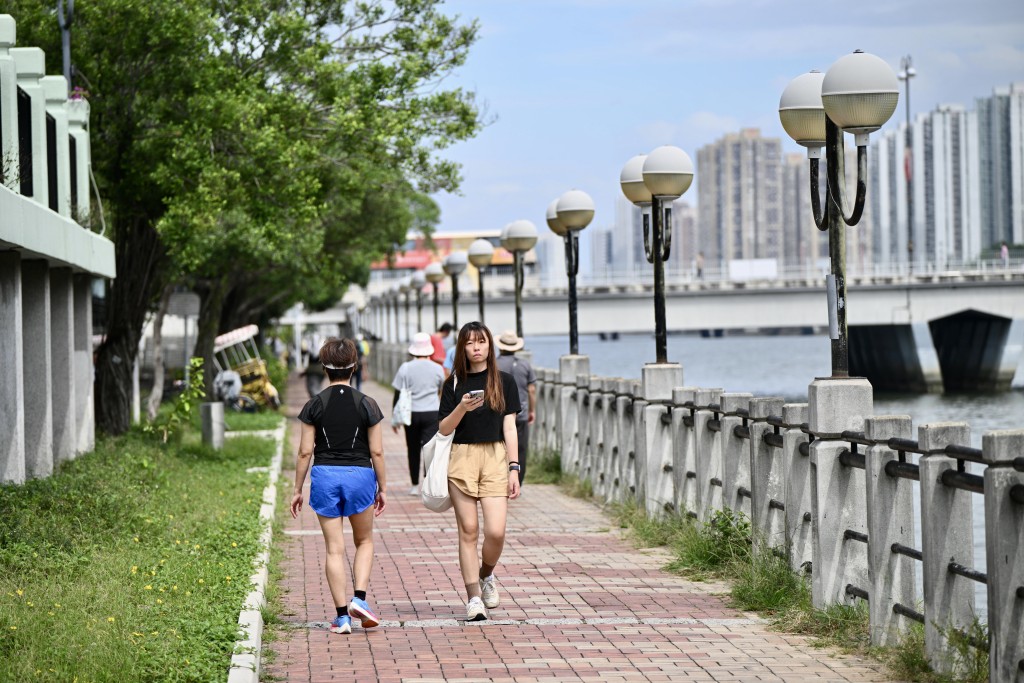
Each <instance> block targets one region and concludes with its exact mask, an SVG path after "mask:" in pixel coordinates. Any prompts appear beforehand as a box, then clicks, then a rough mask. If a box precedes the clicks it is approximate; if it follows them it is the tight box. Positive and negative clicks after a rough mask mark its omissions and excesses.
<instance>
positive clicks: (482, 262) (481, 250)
mask: <svg viewBox="0 0 1024 683" xmlns="http://www.w3.org/2000/svg"><path fill="white" fill-rule="evenodd" d="M467 255H468V257H469V262H470V263H472V264H473V265H474V266H476V283H477V295H476V296H477V304H478V305H479V307H480V322H481V323H483V322H484V268H486V267H487V266H489V265H491V261H492V260H493V259H494V245H493V244H491V243H490V242H488V241H487V240H485V239H483V238H482V237H481V238H480V239H478V240H473V243H472V244H471V245H469V252H468V254H467Z"/></svg>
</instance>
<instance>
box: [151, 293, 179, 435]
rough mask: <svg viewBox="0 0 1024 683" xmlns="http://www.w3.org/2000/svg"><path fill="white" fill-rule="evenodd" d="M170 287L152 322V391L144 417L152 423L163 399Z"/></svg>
mask: <svg viewBox="0 0 1024 683" xmlns="http://www.w3.org/2000/svg"><path fill="white" fill-rule="evenodd" d="M173 289H174V288H173V287H172V286H171V285H167V286H166V287H164V292H163V294H161V295H160V307H159V308H158V309H156V318H155V319H154V320H153V390H152V391H150V392H149V400H147V401H146V417H147V418H149V421H150V422H152V421H153V420H155V419H156V413H157V411H158V410H160V402H161V401H162V400H163V399H164V335H163V327H164V316H165V315H167V307H168V306H169V305H170V303H171V291H172V290H173Z"/></svg>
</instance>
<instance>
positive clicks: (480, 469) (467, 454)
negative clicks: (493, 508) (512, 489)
mask: <svg viewBox="0 0 1024 683" xmlns="http://www.w3.org/2000/svg"><path fill="white" fill-rule="evenodd" d="M448 482H449V483H451V484H454V485H455V486H457V487H458V489H459V490H460V491H462V492H463V493H465V494H466V495H467V496H472V497H473V498H496V497H498V496H503V497H508V456H506V455H505V444H504V442H501V441H495V442H493V443H454V444H452V453H451V460H450V461H449V462H448Z"/></svg>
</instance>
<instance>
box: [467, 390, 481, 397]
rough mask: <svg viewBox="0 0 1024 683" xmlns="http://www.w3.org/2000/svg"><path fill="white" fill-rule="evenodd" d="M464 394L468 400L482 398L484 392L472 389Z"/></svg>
mask: <svg viewBox="0 0 1024 683" xmlns="http://www.w3.org/2000/svg"><path fill="white" fill-rule="evenodd" d="M466 393H467V394H469V396H470V398H476V397H477V396H483V395H484V390H483V389H474V390H472V391H467V392H466Z"/></svg>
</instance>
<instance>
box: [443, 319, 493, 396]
mask: <svg viewBox="0 0 1024 683" xmlns="http://www.w3.org/2000/svg"><path fill="white" fill-rule="evenodd" d="M479 337H483V338H485V339H486V340H487V381H486V384H485V385H484V403H486V404H487V407H488V408H490V409H491V410H493V411H494V412H496V413H498V414H499V415H502V414H504V413H505V391H504V388H503V386H502V383H501V371H500V370H498V363H497V361H496V360H495V359H494V337H492V336H491V331H490V330H489V329H487V326H486V325H484V324H483V323H481V322H476V321H473V322H471V323H466V324H465V325H463V326H462V329H461V330H459V338H458V340H457V341H456V342H455V364H454V366H453V367H452V375H453V376H455V377H458V379H459V381H460V382H465V381H466V375H467V374H468V373H469V358H467V356H466V344H467V343H469V341H470V340H475V339H477V338H479Z"/></svg>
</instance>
